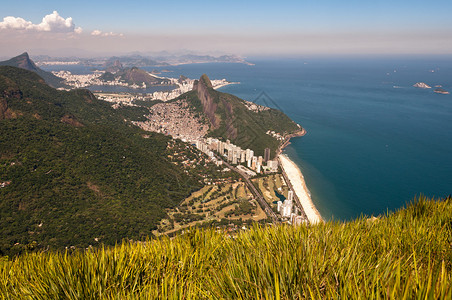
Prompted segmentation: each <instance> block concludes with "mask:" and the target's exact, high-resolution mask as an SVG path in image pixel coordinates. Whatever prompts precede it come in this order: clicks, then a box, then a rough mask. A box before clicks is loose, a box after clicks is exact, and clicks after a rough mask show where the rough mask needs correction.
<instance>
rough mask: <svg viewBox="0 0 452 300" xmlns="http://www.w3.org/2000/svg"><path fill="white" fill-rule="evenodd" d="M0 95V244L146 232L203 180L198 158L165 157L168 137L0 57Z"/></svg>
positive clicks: (88, 240) (10, 249)
mask: <svg viewBox="0 0 452 300" xmlns="http://www.w3.org/2000/svg"><path fill="white" fill-rule="evenodd" d="M0 102H1V103H2V104H3V109H1V108H0V110H2V113H0V128H1V130H0V184H2V186H3V187H0V236H1V240H0V254H3V255H5V254H8V255H12V254H15V253H19V252H22V251H24V250H26V249H35V248H37V249H41V248H47V247H51V248H64V247H70V246H75V247H87V246H89V245H96V244H99V243H105V244H107V245H108V244H109V245H113V244H114V243H115V242H117V241H120V240H121V239H123V238H129V239H139V238H143V237H145V236H150V235H152V233H151V231H152V230H154V229H156V226H157V223H158V222H159V220H160V219H161V218H162V217H164V216H165V214H166V213H165V208H169V207H174V206H175V205H177V204H178V203H179V202H180V201H181V200H183V199H184V198H185V197H186V196H188V195H189V194H190V193H191V192H192V191H193V190H196V189H199V188H200V187H201V186H202V183H201V182H200V180H201V179H202V178H201V176H200V174H201V172H202V171H203V170H200V169H201V168H200V169H193V170H190V173H189V174H187V173H186V172H188V171H183V170H182V168H181V167H179V166H176V165H175V164H174V163H171V162H170V161H169V160H168V159H167V157H168V155H169V154H173V152H174V150H173V152H171V151H170V150H171V149H169V146H168V145H169V144H170V143H169V141H170V138H169V137H165V136H163V135H160V134H152V133H147V132H144V131H142V130H141V129H138V128H137V127H135V126H133V125H131V124H130V122H127V120H125V119H127V116H128V115H129V114H130V113H131V112H127V114H125V115H124V114H122V113H121V110H114V109H112V108H111V107H110V106H109V105H108V104H107V103H106V102H103V101H98V100H97V99H96V98H95V97H94V96H93V95H92V94H91V93H90V92H89V91H86V90H75V91H71V92H64V91H57V90H55V89H53V88H51V87H49V86H47V85H46V84H45V83H44V81H43V80H42V79H41V78H40V77H39V76H37V75H36V74H34V73H32V72H29V71H26V70H22V69H18V68H13V67H0ZM5 104H6V107H5ZM5 108H6V110H5ZM171 145H173V146H172V147H180V148H181V149H185V147H186V146H185V145H184V144H182V143H179V142H174V143H173V142H171ZM178 152H179V153H180V152H182V150H181V151H179V150H178Z"/></svg>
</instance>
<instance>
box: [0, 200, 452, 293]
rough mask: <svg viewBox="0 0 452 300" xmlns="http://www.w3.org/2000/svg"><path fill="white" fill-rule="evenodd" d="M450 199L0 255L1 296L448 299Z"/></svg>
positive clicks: (451, 254)
mask: <svg viewBox="0 0 452 300" xmlns="http://www.w3.org/2000/svg"><path fill="white" fill-rule="evenodd" d="M451 242H452V199H451V198H450V197H449V198H447V199H445V200H441V201H430V200H426V199H424V198H422V197H421V198H420V199H419V200H418V201H416V202H414V203H412V204H411V205H409V206H408V207H407V208H406V209H402V210H400V211H397V212H395V213H393V214H389V215H387V216H383V217H379V218H370V219H368V218H365V217H362V218H359V219H357V220H355V221H351V222H347V223H341V222H327V223H325V224H319V225H314V226H310V227H306V226H299V227H292V226H286V225H279V226H266V227H254V228H252V229H251V230H249V231H242V232H241V233H239V234H238V235H237V236H236V237H235V238H230V237H229V236H228V235H227V234H226V233H223V232H217V231H215V230H202V231H200V230H192V231H191V232H189V233H186V234H184V235H180V236H177V237H176V238H174V239H169V238H162V239H158V240H152V241H148V242H146V243H133V242H132V243H122V244H121V245H117V246H115V247H102V248H99V249H91V250H87V251H80V252H73V253H69V252H62V253H57V252H43V253H33V254H26V255H22V256H20V257H18V258H14V259H8V258H3V259H2V260H0V297H1V298H3V299H24V298H30V299H62V298H64V299H451V298H452V281H451V279H452V251H451Z"/></svg>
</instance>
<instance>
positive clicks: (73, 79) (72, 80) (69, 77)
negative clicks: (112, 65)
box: [52, 71, 104, 88]
mask: <svg viewBox="0 0 452 300" xmlns="http://www.w3.org/2000/svg"><path fill="white" fill-rule="evenodd" d="M52 73H53V75H55V76H58V77H60V78H63V79H64V80H65V82H66V84H67V85H70V86H72V87H74V88H84V87H87V86H91V85H99V84H101V82H102V81H101V80H99V77H100V76H101V75H102V74H103V73H104V71H94V72H93V73H92V74H84V75H76V74H72V73H71V72H69V71H58V72H52Z"/></svg>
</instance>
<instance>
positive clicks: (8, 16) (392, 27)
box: [0, 0, 452, 56]
mask: <svg viewBox="0 0 452 300" xmlns="http://www.w3.org/2000/svg"><path fill="white" fill-rule="evenodd" d="M451 8H452V3H451V2H450V1H443V0H436V1H430V2H429V3H428V6H427V5H426V3H425V2H424V1H398V2H397V3H394V2H391V1H387V0H384V1H376V2H375V3H363V1H355V0H348V1H342V2H340V3H338V2H337V1H331V0H328V1H283V2H278V3H276V2H271V1H247V2H246V3H242V2H239V1H229V2H228V3H227V4H225V3H222V2H207V1H195V2H193V1H192V2H184V1H172V2H171V3H167V2H160V3H149V2H148V1H133V2H130V1H129V2H122V1H108V2H107V1H103V0H102V1H90V2H88V1H85V0H82V1H78V2H64V3H62V2H60V1H45V2H44V3H42V2H35V1H21V2H20V3H18V2H10V3H4V4H3V5H2V14H1V15H0V38H1V39H2V41H3V42H4V43H6V44H7V47H3V49H2V52H1V54H0V55H1V56H11V55H14V54H17V53H18V52H23V51H29V52H31V53H32V54H35V55H38V54H47V53H50V55H63V54H67V55H80V56H84V55H86V56H88V55H102V54H107V55H114V54H125V53H131V52H143V53H147V52H158V51H172V52H188V51H193V52H199V53H210V54H239V55H244V56H250V55H251V56H252V55H292V56H293V55H310V54H320V55H335V54H383V55H387V54H452V30H451V29H452V18H450V17H449V15H448V14H449V13H448V12H449V11H450V9H451Z"/></svg>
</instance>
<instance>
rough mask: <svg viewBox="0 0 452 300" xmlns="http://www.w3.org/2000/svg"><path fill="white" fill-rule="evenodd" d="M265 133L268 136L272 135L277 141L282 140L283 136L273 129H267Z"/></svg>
mask: <svg viewBox="0 0 452 300" xmlns="http://www.w3.org/2000/svg"><path fill="white" fill-rule="evenodd" d="M266 134H268V135H269V136H272V137H274V138H276V139H277V140H278V141H282V140H284V136H282V135H281V134H279V133H277V132H275V131H273V130H268V131H267V132H266Z"/></svg>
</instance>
